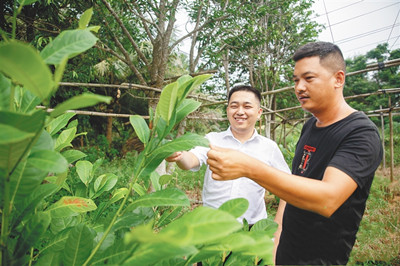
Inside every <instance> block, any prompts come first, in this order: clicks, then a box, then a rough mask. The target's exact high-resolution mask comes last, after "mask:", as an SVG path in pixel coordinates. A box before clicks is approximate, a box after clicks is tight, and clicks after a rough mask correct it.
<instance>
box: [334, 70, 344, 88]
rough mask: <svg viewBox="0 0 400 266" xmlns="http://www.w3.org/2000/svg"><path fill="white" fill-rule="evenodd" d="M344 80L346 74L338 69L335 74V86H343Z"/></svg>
mask: <svg viewBox="0 0 400 266" xmlns="http://www.w3.org/2000/svg"><path fill="white" fill-rule="evenodd" d="M345 80H346V74H345V73H344V71H343V70H339V71H338V72H336V74H335V88H343V87H344V83H345Z"/></svg>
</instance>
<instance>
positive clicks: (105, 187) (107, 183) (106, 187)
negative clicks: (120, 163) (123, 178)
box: [92, 173, 118, 199]
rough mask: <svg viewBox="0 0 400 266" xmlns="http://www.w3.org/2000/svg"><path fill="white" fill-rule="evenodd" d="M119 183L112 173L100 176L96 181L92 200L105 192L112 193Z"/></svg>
mask: <svg viewBox="0 0 400 266" xmlns="http://www.w3.org/2000/svg"><path fill="white" fill-rule="evenodd" d="M117 182H118V177H117V176H116V175H114V174H112V173H107V174H103V175H100V176H99V177H97V178H96V180H95V181H94V192H95V194H94V195H93V196H92V199H95V198H97V197H99V196H100V195H101V194H103V192H105V191H110V190H111V189H112V188H114V186H115V185H116V184H117Z"/></svg>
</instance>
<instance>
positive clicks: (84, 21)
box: [79, 8, 93, 29]
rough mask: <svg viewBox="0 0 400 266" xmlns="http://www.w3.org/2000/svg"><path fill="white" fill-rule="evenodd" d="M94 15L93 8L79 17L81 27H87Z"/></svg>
mask: <svg viewBox="0 0 400 266" xmlns="http://www.w3.org/2000/svg"><path fill="white" fill-rule="evenodd" d="M92 15H93V8H89V9H87V10H86V11H85V12H84V13H83V14H82V16H81V17H80V19H79V29H86V28H87V26H88V25H89V22H90V19H91V18H92Z"/></svg>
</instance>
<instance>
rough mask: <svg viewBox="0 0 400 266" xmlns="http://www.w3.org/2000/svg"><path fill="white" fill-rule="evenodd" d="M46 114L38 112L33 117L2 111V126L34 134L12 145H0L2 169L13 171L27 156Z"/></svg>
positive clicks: (0, 116) (0, 112)
mask: <svg viewBox="0 0 400 266" xmlns="http://www.w3.org/2000/svg"><path fill="white" fill-rule="evenodd" d="M45 115H46V114H45V113H44V112H43V111H37V112H35V113H33V114H32V115H25V114H18V113H12V112H6V111H0V125H7V126H11V127H14V128H16V129H18V130H20V131H25V132H27V133H29V134H33V135H32V136H33V137H31V138H27V139H24V140H21V141H19V142H16V143H12V144H0V168H2V169H8V170H11V169H12V168H13V167H14V166H15V164H16V163H17V162H18V161H19V160H20V159H21V156H23V155H24V154H26V152H27V151H28V148H29V147H31V146H32V145H33V144H34V142H35V140H36V139H37V137H39V132H40V131H41V129H42V127H43V124H44V120H45ZM9 138H11V139H12V138H13V136H5V140H2V141H3V142H6V141H7V139H9Z"/></svg>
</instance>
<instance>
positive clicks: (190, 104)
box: [176, 99, 201, 123]
mask: <svg viewBox="0 0 400 266" xmlns="http://www.w3.org/2000/svg"><path fill="white" fill-rule="evenodd" d="M200 105H201V103H200V102H198V101H195V100H192V99H186V100H184V101H183V102H182V103H181V104H180V105H179V106H178V108H177V110H176V123H179V122H181V121H182V120H183V119H184V118H185V117H186V116H187V115H188V114H190V113H191V112H193V111H195V110H197V108H199V107H200Z"/></svg>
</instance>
